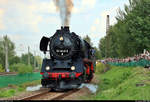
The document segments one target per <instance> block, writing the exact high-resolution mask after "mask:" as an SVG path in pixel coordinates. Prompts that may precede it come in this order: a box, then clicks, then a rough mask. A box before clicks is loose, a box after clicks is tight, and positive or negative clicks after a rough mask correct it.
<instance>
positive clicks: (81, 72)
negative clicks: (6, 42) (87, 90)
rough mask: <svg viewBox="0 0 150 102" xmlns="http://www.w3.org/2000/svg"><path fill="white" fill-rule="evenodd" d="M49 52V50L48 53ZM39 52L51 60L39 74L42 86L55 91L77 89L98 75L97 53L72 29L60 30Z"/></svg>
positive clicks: (41, 43)
mask: <svg viewBox="0 0 150 102" xmlns="http://www.w3.org/2000/svg"><path fill="white" fill-rule="evenodd" d="M48 48H49V50H48ZM40 50H41V51H43V52H44V54H46V52H47V51H48V52H49V54H50V58H49V59H48V58H44V59H43V63H42V68H41V72H40V74H41V75H42V79H41V84H42V86H43V87H48V88H51V89H54V90H57V89H58V90H59V89H60V90H65V89H75V88H78V87H79V86H80V85H81V84H82V83H88V82H90V81H91V80H92V78H93V73H94V72H95V64H96V61H95V50H94V48H92V47H91V46H90V44H89V43H88V42H87V41H85V40H83V39H81V37H79V36H78V35H76V34H75V33H74V32H70V30H69V27H66V26H65V27H61V29H60V30H57V31H56V33H55V34H54V35H53V36H51V37H50V38H47V37H45V36H43V38H42V39H41V41H40Z"/></svg>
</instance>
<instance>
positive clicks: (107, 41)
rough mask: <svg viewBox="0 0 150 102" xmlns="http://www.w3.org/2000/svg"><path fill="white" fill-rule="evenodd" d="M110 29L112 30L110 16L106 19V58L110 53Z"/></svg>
mask: <svg viewBox="0 0 150 102" xmlns="http://www.w3.org/2000/svg"><path fill="white" fill-rule="evenodd" d="M109 28H110V23H109V15H107V18H106V49H105V58H107V57H108V56H109V55H108V52H109V36H108V33H109Z"/></svg>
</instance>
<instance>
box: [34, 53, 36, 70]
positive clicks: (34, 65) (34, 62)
mask: <svg viewBox="0 0 150 102" xmlns="http://www.w3.org/2000/svg"><path fill="white" fill-rule="evenodd" d="M35 56H36V52H35V51H34V69H35V67H36V58H35Z"/></svg>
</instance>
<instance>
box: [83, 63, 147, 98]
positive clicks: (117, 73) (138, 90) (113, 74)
mask: <svg viewBox="0 0 150 102" xmlns="http://www.w3.org/2000/svg"><path fill="white" fill-rule="evenodd" d="M104 69H106V67H105V66H104V65H103V64H101V63H100V64H98V65H97V71H96V76H97V78H98V80H99V83H98V86H99V88H98V91H97V92H96V94H94V95H89V96H85V97H82V99H87V100H150V97H149V96H150V70H149V69H145V68H142V67H115V66H110V68H109V69H110V70H107V72H105V73H104Z"/></svg>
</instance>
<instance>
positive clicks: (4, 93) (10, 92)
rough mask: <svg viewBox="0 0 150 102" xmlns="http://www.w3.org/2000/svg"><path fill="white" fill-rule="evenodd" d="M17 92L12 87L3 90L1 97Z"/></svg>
mask: <svg viewBox="0 0 150 102" xmlns="http://www.w3.org/2000/svg"><path fill="white" fill-rule="evenodd" d="M15 93H16V90H14V89H10V90H7V91H1V93H0V97H11V96H13V95H14V94H15Z"/></svg>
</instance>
